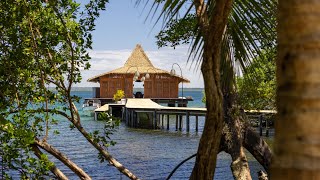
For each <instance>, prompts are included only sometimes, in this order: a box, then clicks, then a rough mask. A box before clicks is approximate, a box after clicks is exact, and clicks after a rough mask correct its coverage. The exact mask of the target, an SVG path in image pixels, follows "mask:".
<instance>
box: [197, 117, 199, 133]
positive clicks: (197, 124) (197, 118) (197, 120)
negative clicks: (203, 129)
mask: <svg viewBox="0 0 320 180" xmlns="http://www.w3.org/2000/svg"><path fill="white" fill-rule="evenodd" d="M198 125H199V123H198V116H196V132H198Z"/></svg>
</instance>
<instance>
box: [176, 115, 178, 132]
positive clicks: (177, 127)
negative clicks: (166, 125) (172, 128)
mask: <svg viewBox="0 0 320 180" xmlns="http://www.w3.org/2000/svg"><path fill="white" fill-rule="evenodd" d="M176 131H178V115H177V114H176Z"/></svg>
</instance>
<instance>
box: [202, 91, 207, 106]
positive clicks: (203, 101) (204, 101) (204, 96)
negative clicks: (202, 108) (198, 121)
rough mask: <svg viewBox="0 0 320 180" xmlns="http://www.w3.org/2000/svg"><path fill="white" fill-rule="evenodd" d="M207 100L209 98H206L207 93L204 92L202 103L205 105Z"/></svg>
mask: <svg viewBox="0 0 320 180" xmlns="http://www.w3.org/2000/svg"><path fill="white" fill-rule="evenodd" d="M206 100H207V98H206V93H205V92H204V91H203V92H202V98H201V102H202V103H204V104H205V103H206Z"/></svg>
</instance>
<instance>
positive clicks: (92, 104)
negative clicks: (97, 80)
mask: <svg viewBox="0 0 320 180" xmlns="http://www.w3.org/2000/svg"><path fill="white" fill-rule="evenodd" d="M99 107H101V101H100V100H99V99H85V100H84V102H83V104H82V111H83V114H84V115H87V116H93V115H94V110H95V109H97V108H99Z"/></svg>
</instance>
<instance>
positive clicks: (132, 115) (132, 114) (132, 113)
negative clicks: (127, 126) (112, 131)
mask: <svg viewBox="0 0 320 180" xmlns="http://www.w3.org/2000/svg"><path fill="white" fill-rule="evenodd" d="M133 121H134V111H133V110H131V127H133Z"/></svg>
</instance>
